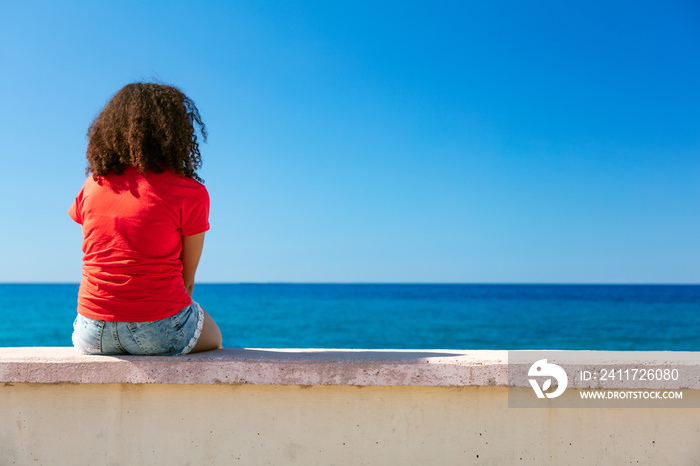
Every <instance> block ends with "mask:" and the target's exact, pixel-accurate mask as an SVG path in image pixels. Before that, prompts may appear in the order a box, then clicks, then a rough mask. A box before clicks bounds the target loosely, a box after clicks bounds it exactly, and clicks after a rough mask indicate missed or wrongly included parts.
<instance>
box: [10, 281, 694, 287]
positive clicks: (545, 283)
mask: <svg viewBox="0 0 700 466" xmlns="http://www.w3.org/2000/svg"><path fill="white" fill-rule="evenodd" d="M0 285H76V286H79V285H80V282H59V281H43V282H32V281H20V282H4V281H0ZM197 285H427V286H430V285H468V286H700V283H691V282H389V281H387V282H315V281H309V282H293V281H265V282H262V281H261V282H208V281H207V282H198V283H195V286H197Z"/></svg>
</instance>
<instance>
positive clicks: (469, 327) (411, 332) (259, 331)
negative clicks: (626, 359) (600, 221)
mask: <svg viewBox="0 0 700 466" xmlns="http://www.w3.org/2000/svg"><path fill="white" fill-rule="evenodd" d="M77 293H78V285H77V284H0V302H1V303H2V309H3V325H2V326H0V346H70V345H71V332H72V324H73V320H74V318H75V316H76V300H77ZM194 299H195V300H196V301H198V302H199V303H201V304H202V306H203V307H204V308H205V309H207V311H208V312H209V314H211V315H212V317H213V318H214V319H215V320H216V322H217V323H218V324H219V327H220V329H221V332H222V335H223V338H224V346H225V347H227V348H366V349H379V348H385V349H458V350H465V349H499V350H515V349H548V350H610V351H613V350H633V351H700V285H515V284H513V285H502V284H495V285H484V284H444V285H439V284H273V283H270V284H241V283H237V284H197V285H196V287H195V292H194Z"/></svg>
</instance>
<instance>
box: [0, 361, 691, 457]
mask: <svg viewBox="0 0 700 466" xmlns="http://www.w3.org/2000/svg"><path fill="white" fill-rule="evenodd" d="M261 353H262V354H267V357H261ZM319 354H320V355H321V356H319ZM328 354H329V352H327V351H326V352H311V351H305V352H304V351H302V352H300V351H297V352H296V353H295V352H294V351H291V352H289V351H286V352H285V351H280V352H272V351H269V352H265V351H264V350H237V351H232V350H222V351H219V352H212V353H203V354H201V355H194V356H192V357H187V358H107V357H101V358H100V357H81V356H73V355H72V354H71V353H70V352H68V350H65V349H58V348H51V349H28V348H22V349H16V348H7V349H0V464H2V465H5V464H18V465H25V464H45V465H50V464H57V465H66V464H76V465H79V464H86V465H87V464H91V465H92V464H104V465H135V464H154V465H157V464H163V465H186V464H191V465H209V464H303V465H312V464H324V465H326V464H348V465H350V464H352V465H355V464H421V465H423V464H440V465H442V464H488V465H492V464H504V465H510V464H538V465H541V464H557V465H559V464H567V465H568V464H587V465H589V464H611V465H620V464H654V465H657V464H659V465H661V464H663V465H665V464H678V465H688V464H700V442H698V438H700V411H698V410H696V409H644V408H640V409H636V408H635V409H596V408H591V409H514V408H508V390H509V388H508V387H507V386H505V384H504V383H503V382H504V380H503V369H504V366H503V364H502V362H503V359H504V357H505V356H506V355H505V354H504V352H374V351H372V352H368V351H365V352H345V351H336V352H333V357H329V356H328ZM445 354H448V355H449V354H452V356H445ZM290 355H291V356H290ZM314 355H315V356H314ZM343 355H345V357H343ZM431 355H432V356H431ZM380 356H383V357H384V358H383V359H382V357H380ZM418 356H419V357H418ZM436 361H437V362H436ZM450 365H452V366H455V367H458V368H459V367H461V368H462V369H463V371H462V380H463V382H462V384H457V383H455V382H456V381H457V379H456V378H458V377H459V374H458V372H459V371H455V370H452V373H451V375H450V369H448V368H447V366H450ZM431 366H432V367H431ZM195 367H199V368H200V369H201V370H200V372H199V373H197V371H196V370H194V369H193V368H195ZM217 367H218V368H223V369H220V370H219V371H218V372H217V370H216V368H217ZM256 367H257V369H258V372H257V374H258V379H256V380H255V381H254V382H251V381H250V380H248V381H247V383H243V382H241V379H242V378H245V377H248V378H250V377H252V375H253V373H254V372H255V370H254V368H256ZM397 368H398V369H400V370H398V369H397ZM419 368H420V369H419ZM453 369H454V367H453ZM441 370H444V371H446V372H447V373H448V375H447V376H446V377H445V379H446V380H447V382H445V380H442V383H443V385H439V384H438V383H437V382H436V381H435V380H434V381H432V382H430V381H428V382H425V381H419V380H417V379H420V376H421V375H423V377H424V378H429V376H428V375H425V374H430V373H431V371H432V373H433V375H434V376H435V377H437V378H438V379H439V372H440V371H441ZM376 371H379V372H382V377H380V374H378V373H376ZM421 371H422V372H421ZM292 372H295V373H296V374H294V375H293V374H292ZM402 372H408V373H410V374H412V377H413V378H412V379H410V380H409V381H408V382H406V381H404V382H402V383H393V384H391V383H390V382H391V381H392V380H395V378H396V377H398V378H400V379H402V380H405V377H404V375H402ZM283 373H284V374H285V375H281V374H283ZM489 373H490V374H491V377H488V374H489ZM177 374H179V377H180V378H181V380H182V381H183V382H182V383H178V382H177ZM363 374H364V375H363ZM387 374H389V375H387ZM392 374H393V375H392ZM467 374H471V375H469V376H468V375H467ZM275 375H276V376H277V378H275V377H273V376H275ZM416 376H418V377H416ZM227 377H228V379H229V380H232V381H234V382H233V383H222V382H223V380H225V379H226V378H227ZM353 377H354V378H353ZM358 377H365V380H366V383H359V384H352V383H345V384H338V383H328V382H333V381H338V380H340V379H345V380H347V381H349V382H357V381H358ZM372 377H374V378H372ZM482 377H486V378H485V379H484V380H482ZM119 378H121V379H122V382H121V383H118V382H116V381H117V380H119ZM139 378H140V380H141V382H134V380H135V379H139ZM159 378H160V379H161V380H158V379H159ZM84 379H91V380H93V382H92V383H81V382H80V381H81V380H84ZM166 379H167V380H168V381H165V380H166ZM213 379H216V381H214V380H213ZM292 379H296V380H297V381H298V382H308V381H310V380H316V382H317V383H313V384H307V383H291V382H293V381H294V380H292ZM99 380H102V382H99ZM145 380H150V382H144V381H145ZM411 380H413V381H414V382H415V383H410V382H411ZM39 381H43V382H39ZM96 381H98V382H96ZM217 381H218V382H217ZM275 381H277V382H279V383H274V382H275ZM464 381H466V382H464ZM372 382H375V383H372ZM382 382H383V384H382ZM510 390H531V389H529V388H525V387H520V388H517V387H511V388H510ZM686 393H687V395H686V396H689V397H691V398H695V399H696V400H697V399H698V398H700V397H699V396H698V393H699V391H698V390H686Z"/></svg>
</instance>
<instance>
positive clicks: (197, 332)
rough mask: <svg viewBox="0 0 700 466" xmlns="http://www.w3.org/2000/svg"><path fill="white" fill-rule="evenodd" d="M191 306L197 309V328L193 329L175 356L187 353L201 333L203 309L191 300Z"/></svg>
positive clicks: (195, 343)
mask: <svg viewBox="0 0 700 466" xmlns="http://www.w3.org/2000/svg"><path fill="white" fill-rule="evenodd" d="M192 306H194V307H195V310H196V311H197V329H196V330H195V331H194V336H193V337H192V338H190V341H189V343H187V346H185V348H184V349H183V350H182V351H181V352H179V353H177V354H176V356H184V355H186V354H189V353H190V352H191V351H192V350H193V349H194V347H195V346H196V345H197V341H199V337H200V336H201V335H202V328H203V327H204V309H202V306H200V305H199V303H197V302H195V301H192Z"/></svg>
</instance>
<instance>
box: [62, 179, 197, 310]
mask: <svg viewBox="0 0 700 466" xmlns="http://www.w3.org/2000/svg"><path fill="white" fill-rule="evenodd" d="M69 213H70V215H71V217H72V218H73V220H75V221H76V222H78V223H80V224H82V226H83V253H84V256H83V281H82V283H81V286H80V294H79V297H78V312H79V313H80V314H82V315H84V316H85V317H90V318H93V319H98V320H118V321H130V322H144V321H152V320H158V319H163V318H166V317H170V316H171V315H173V314H175V313H177V312H178V311H179V310H180V309H182V308H183V306H186V305H187V304H189V302H190V297H189V296H188V295H187V292H186V290H185V286H184V283H183V280H182V261H181V260H180V255H181V251H182V237H183V236H191V235H196V234H199V233H202V232H204V231H207V230H208V229H209V222H208V216H209V196H208V194H207V190H206V188H205V187H204V186H203V185H202V184H201V183H199V182H197V181H195V180H193V179H191V178H187V177H184V176H182V175H177V174H174V173H171V172H169V171H165V172H164V173H159V174H156V173H142V172H140V171H139V170H137V169H136V168H133V167H128V168H127V169H125V170H124V173H123V174H122V175H116V174H114V173H111V174H109V175H106V176H102V177H99V178H98V180H97V181H96V180H94V179H93V178H92V177H89V178H88V179H87V180H86V181H85V184H84V185H83V189H82V190H81V191H80V194H79V195H78V197H77V198H76V201H75V203H74V204H73V205H72V206H71V209H70V211H69Z"/></svg>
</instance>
